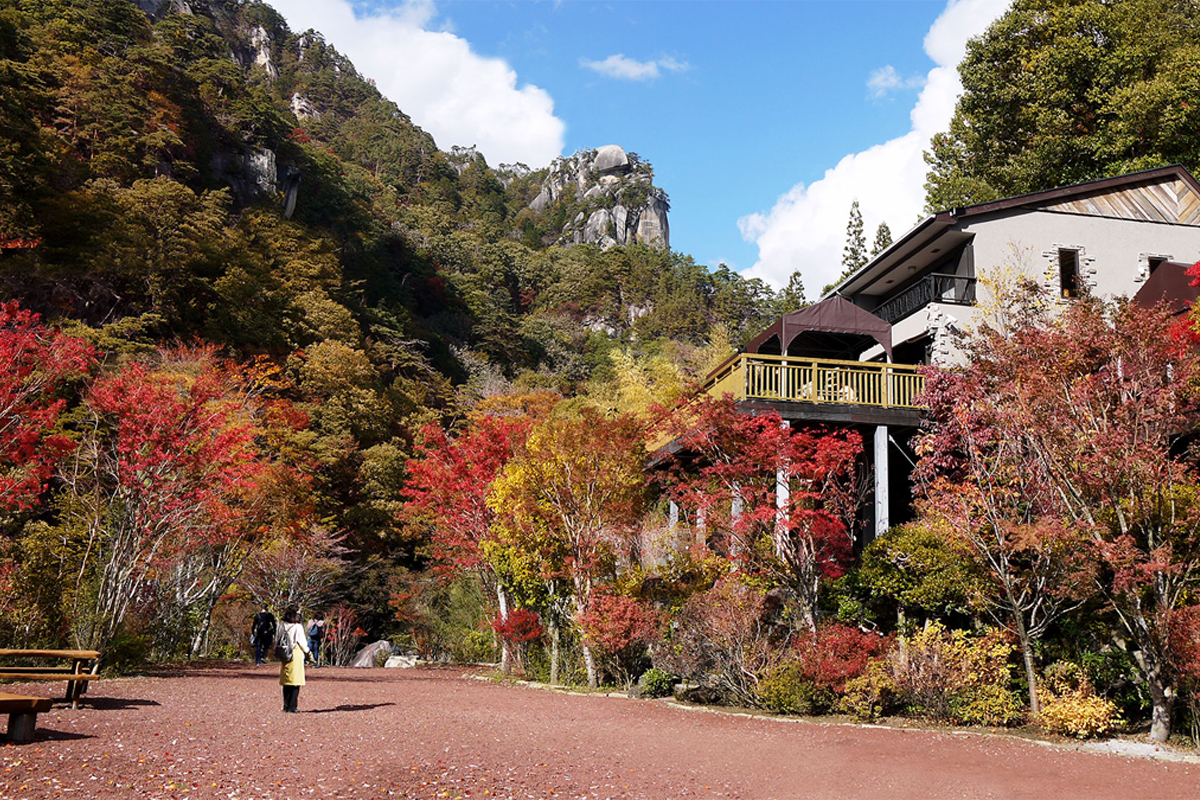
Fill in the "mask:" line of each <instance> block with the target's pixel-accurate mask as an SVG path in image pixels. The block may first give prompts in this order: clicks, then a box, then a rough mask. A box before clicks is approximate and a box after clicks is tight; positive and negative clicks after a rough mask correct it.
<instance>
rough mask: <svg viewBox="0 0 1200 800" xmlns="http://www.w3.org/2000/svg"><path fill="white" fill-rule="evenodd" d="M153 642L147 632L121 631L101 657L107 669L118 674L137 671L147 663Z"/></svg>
mask: <svg viewBox="0 0 1200 800" xmlns="http://www.w3.org/2000/svg"><path fill="white" fill-rule="evenodd" d="M152 644H153V642H152V641H151V638H150V637H149V636H147V635H145V634H141V633H130V632H128V631H121V632H120V633H118V634H117V635H116V636H114V637H113V638H112V640H111V641H110V642H109V643H108V646H107V647H105V648H104V654H103V655H102V656H101V659H102V663H103V664H104V669H105V671H107V672H114V673H116V674H117V675H128V674H130V673H134V672H137V671H138V670H140V669H141V668H142V667H144V666H145V665H146V659H147V658H148V657H149V656H150V648H151V646H152Z"/></svg>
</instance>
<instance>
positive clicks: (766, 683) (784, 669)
mask: <svg viewBox="0 0 1200 800" xmlns="http://www.w3.org/2000/svg"><path fill="white" fill-rule="evenodd" d="M804 672H805V670H804V668H803V667H802V666H801V665H800V664H798V663H796V662H794V661H789V662H787V663H785V664H781V665H779V666H778V667H774V668H773V669H771V670H769V671H768V672H767V674H766V675H764V676H763V678H762V680H760V681H759V682H758V704H759V705H760V706H761V707H762V708H765V709H767V710H768V711H774V712H776V713H779V714H812V713H814V711H815V710H816V708H817V706H818V703H817V702H816V700H815V696H816V694H817V689H816V687H815V686H813V683H812V681H810V680H807V679H806V678H805V676H804ZM820 705H827V703H822V704H820Z"/></svg>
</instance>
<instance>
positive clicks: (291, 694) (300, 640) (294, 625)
mask: <svg viewBox="0 0 1200 800" xmlns="http://www.w3.org/2000/svg"><path fill="white" fill-rule="evenodd" d="M283 630H284V633H285V634H286V635H287V637H288V639H289V640H290V641H291V643H292V658H291V660H290V661H284V662H283V663H282V664H280V665H279V685H280V686H282V687H283V710H284V711H286V712H288V713H290V714H295V713H296V701H297V700H299V699H300V687H301V686H303V685H304V658H305V656H307V655H308V642H307V638H308V637H306V636H305V635H304V626H303V625H301V624H300V609H298V608H296V606H288V609H287V611H285V612H284V614H283Z"/></svg>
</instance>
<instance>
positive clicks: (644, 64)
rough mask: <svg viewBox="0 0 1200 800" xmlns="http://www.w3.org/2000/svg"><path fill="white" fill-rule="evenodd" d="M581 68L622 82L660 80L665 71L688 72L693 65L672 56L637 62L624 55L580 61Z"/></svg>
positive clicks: (618, 54) (582, 59)
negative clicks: (599, 59)
mask: <svg viewBox="0 0 1200 800" xmlns="http://www.w3.org/2000/svg"><path fill="white" fill-rule="evenodd" d="M579 66H581V67H584V68H585V69H590V70H592V71H593V72H596V73H598V74H600V75H603V76H604V77H606V78H616V79H617V80H622V81H648V80H653V79H654V78H658V77H660V76H661V75H662V73H663V70H666V71H667V72H686V71H687V70H689V69H691V65H690V64H688V63H687V62H686V61H676V60H675V59H674V58H671V57H670V56H664V57H663V58H660V59H658V60H656V61H637V60H636V59H632V58H628V57H626V56H625V54H624V53H617V54H616V55H611V56H609V57H608V58H606V59H604V60H603V61H592V60H590V59H587V58H581V59H579Z"/></svg>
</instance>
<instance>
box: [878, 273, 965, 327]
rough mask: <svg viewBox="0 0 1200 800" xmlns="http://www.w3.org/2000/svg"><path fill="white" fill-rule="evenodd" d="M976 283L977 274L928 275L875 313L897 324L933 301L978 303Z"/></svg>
mask: <svg viewBox="0 0 1200 800" xmlns="http://www.w3.org/2000/svg"><path fill="white" fill-rule="evenodd" d="M975 283H976V279H975V278H964V277H963V276H961V275H926V276H925V277H924V278H922V279H921V280H920V281H919V282H917V283H915V284H913V285H912V286H910V287H908V288H907V289H905V290H904V291H903V292H901V293H900V294H898V295H896V296H895V297H893V298H892V299H891V300H888V301H887V302H885V303H884V304H883V305H881V306H880V307H879V308H877V309H875V311H874V312H872V313H874V314H875V316H877V317H880V318H881V319H884V320H887V321H888V322H890V323H892V324H893V325H895V324H896V323H897V322H899V321H900V320H902V319H904V318H905V317H907V316H908V315H909V314H912V313H914V312H917V311H920V310H921V309H922V308H924V307H925V306H927V305H929V304H930V303H953V304H956V305H968V306H969V305H974V304H975Z"/></svg>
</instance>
